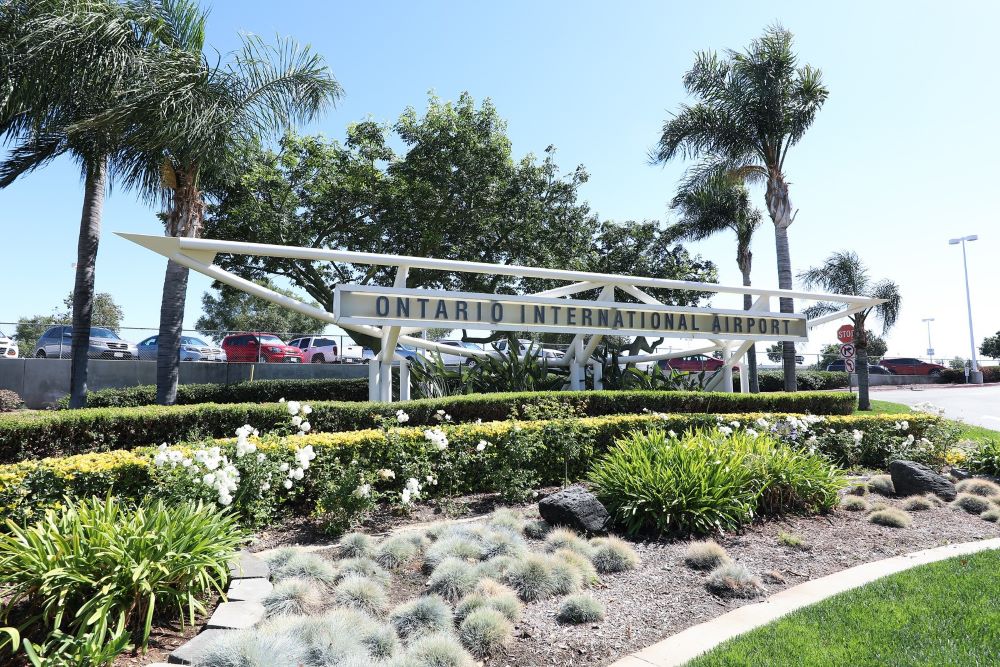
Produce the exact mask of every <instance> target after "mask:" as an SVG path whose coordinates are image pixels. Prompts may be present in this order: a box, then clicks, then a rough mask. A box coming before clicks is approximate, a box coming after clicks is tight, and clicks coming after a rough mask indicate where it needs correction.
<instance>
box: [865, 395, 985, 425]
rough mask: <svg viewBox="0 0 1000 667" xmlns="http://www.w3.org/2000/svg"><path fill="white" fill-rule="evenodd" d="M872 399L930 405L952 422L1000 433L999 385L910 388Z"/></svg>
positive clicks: (875, 396)
mask: <svg viewBox="0 0 1000 667" xmlns="http://www.w3.org/2000/svg"><path fill="white" fill-rule="evenodd" d="M871 396H872V398H873V399H878V400H880V401H892V402H894V403H903V404H905V405H910V406H912V405H916V404H917V403H924V402H929V403H933V404H934V405H936V406H937V407H939V408H942V409H944V414H945V416H946V417H949V418H950V419H961V420H962V421H964V422H966V423H968V424H975V425H977V426H985V427H986V428H991V429H994V430H997V431H1000V384H989V385H980V386H969V385H960V386H954V387H940V386H936V385H910V386H905V387H893V388H891V389H890V388H888V387H887V388H885V389H879V391H877V392H874V391H873V392H872V394H871Z"/></svg>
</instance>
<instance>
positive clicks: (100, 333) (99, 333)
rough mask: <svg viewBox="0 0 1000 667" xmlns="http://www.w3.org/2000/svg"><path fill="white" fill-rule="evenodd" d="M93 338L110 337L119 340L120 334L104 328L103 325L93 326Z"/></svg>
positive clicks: (91, 334) (91, 332) (91, 333)
mask: <svg viewBox="0 0 1000 667" xmlns="http://www.w3.org/2000/svg"><path fill="white" fill-rule="evenodd" d="M90 337H91V338H110V339H112V340H119V338H118V334H116V333H115V332H114V331H112V330H111V329H102V328H101V327H91V328H90Z"/></svg>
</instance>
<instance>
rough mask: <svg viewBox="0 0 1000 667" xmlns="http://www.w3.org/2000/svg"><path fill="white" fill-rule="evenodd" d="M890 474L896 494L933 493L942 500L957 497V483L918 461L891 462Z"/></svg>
mask: <svg viewBox="0 0 1000 667" xmlns="http://www.w3.org/2000/svg"><path fill="white" fill-rule="evenodd" d="M889 475H890V476H891V477H892V485H893V487H895V489H896V495H899V496H916V495H923V494H925V493H933V494H935V495H937V496H938V497H939V498H941V499H942V500H947V501H951V500H954V499H955V496H956V494H957V492H956V491H955V485H954V484H952V483H951V482H950V481H949V480H948V479H947V478H946V477H944V476H942V475H939V474H937V473H936V472H934V471H933V470H931V469H930V468H928V467H927V466H925V465H923V464H921V463H917V462H916V461H893V462H891V463H890V464H889Z"/></svg>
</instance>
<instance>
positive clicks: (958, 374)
mask: <svg viewBox="0 0 1000 667" xmlns="http://www.w3.org/2000/svg"><path fill="white" fill-rule="evenodd" d="M980 370H982V372H983V382H1000V366H980ZM941 382H942V383H945V384H965V370H956V369H954V368H946V369H944V370H943V371H941Z"/></svg>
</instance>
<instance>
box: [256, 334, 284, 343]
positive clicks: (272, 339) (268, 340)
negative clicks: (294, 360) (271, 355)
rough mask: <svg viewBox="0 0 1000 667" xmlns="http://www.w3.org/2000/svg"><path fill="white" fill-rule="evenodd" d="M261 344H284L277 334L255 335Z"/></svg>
mask: <svg viewBox="0 0 1000 667" xmlns="http://www.w3.org/2000/svg"><path fill="white" fill-rule="evenodd" d="M257 338H258V339H259V340H260V344H261V345H284V343H282V342H281V339H280V338H278V337H277V336H266V335H265V336H257Z"/></svg>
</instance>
